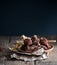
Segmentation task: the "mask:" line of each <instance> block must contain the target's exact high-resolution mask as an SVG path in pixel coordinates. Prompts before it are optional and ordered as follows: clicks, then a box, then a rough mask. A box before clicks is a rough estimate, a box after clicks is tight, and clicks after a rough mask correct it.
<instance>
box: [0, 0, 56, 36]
mask: <svg viewBox="0 0 57 65" xmlns="http://www.w3.org/2000/svg"><path fill="white" fill-rule="evenodd" d="M22 34H25V35H33V34H37V35H57V2H56V1H55V0H54V1H51V0H46V1H44V0H40V1H36V0H35V1H31V0H30V1H24V0H23V1H16V0H14V1H6V2H5V1H1V2H0V35H6V36H7V35H22Z"/></svg>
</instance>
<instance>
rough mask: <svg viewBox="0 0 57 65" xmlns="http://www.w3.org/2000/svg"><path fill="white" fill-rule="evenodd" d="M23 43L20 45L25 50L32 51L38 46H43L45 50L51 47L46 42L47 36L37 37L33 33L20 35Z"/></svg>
mask: <svg viewBox="0 0 57 65" xmlns="http://www.w3.org/2000/svg"><path fill="white" fill-rule="evenodd" d="M22 39H23V41H24V44H23V45H22V46H21V50H23V51H27V52H33V51H36V50H38V49H39V47H43V48H44V49H45V50H48V49H50V48H51V46H50V44H49V43H48V40H47V38H45V37H41V38H39V37H38V36H37V35H33V36H32V37H25V36H22Z"/></svg>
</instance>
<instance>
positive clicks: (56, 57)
mask: <svg viewBox="0 0 57 65" xmlns="http://www.w3.org/2000/svg"><path fill="white" fill-rule="evenodd" d="M9 39H10V40H9ZM18 39H19V37H11V38H9V37H8V36H7V37H4V36H0V47H3V48H4V50H3V54H2V53H1V52H0V65H57V43H53V45H54V50H53V51H52V52H51V53H50V54H49V57H48V59H46V60H41V61H34V62H33V61H32V62H25V61H17V60H6V58H5V57H4V55H7V54H8V53H7V48H8V46H10V45H12V43H13V42H14V41H15V40H18ZM52 39H53V37H52Z"/></svg>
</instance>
